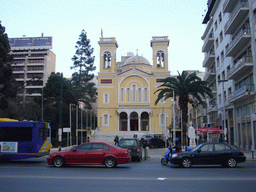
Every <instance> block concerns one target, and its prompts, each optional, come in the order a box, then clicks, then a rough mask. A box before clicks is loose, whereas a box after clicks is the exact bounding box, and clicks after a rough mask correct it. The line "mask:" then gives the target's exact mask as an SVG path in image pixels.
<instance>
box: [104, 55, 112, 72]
mask: <svg viewBox="0 0 256 192" xmlns="http://www.w3.org/2000/svg"><path fill="white" fill-rule="evenodd" d="M103 58H104V63H103V66H104V68H105V69H107V68H111V53H110V52H109V51H106V52H105V53H104V55H103Z"/></svg>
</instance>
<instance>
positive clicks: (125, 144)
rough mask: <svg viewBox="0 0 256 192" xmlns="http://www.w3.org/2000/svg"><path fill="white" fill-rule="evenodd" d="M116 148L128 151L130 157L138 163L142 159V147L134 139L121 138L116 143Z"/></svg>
mask: <svg viewBox="0 0 256 192" xmlns="http://www.w3.org/2000/svg"><path fill="white" fill-rule="evenodd" d="M118 146H119V147H121V148H124V149H129V150H130V153H131V157H132V158H135V159H137V160H138V161H140V160H141V159H142V147H141V144H140V142H139V141H138V139H136V138H122V139H120V141H119V142H118Z"/></svg>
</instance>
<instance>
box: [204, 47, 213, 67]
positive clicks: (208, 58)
mask: <svg viewBox="0 0 256 192" xmlns="http://www.w3.org/2000/svg"><path fill="white" fill-rule="evenodd" d="M214 60H215V52H214V51H210V52H209V53H207V55H206V56H205V59H204V61H203V67H208V68H209V67H210V66H211V64H212V63H213V62H214Z"/></svg>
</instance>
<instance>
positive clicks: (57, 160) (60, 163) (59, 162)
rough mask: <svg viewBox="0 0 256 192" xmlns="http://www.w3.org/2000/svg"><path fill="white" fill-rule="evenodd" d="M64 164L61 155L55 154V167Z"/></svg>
mask: <svg viewBox="0 0 256 192" xmlns="http://www.w3.org/2000/svg"><path fill="white" fill-rule="evenodd" d="M64 164H65V162H64V159H63V157H61V156H57V157H54V159H53V165H54V166H55V167H62V166H63V165H64Z"/></svg>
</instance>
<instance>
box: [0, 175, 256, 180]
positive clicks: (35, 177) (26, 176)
mask: <svg viewBox="0 0 256 192" xmlns="http://www.w3.org/2000/svg"><path fill="white" fill-rule="evenodd" d="M0 178H12V179H68V180H70V179H72V180H143V181H155V180H160V179H164V180H166V181H256V177H236V178H227V177H211V178H206V177H194V178H190V177H170V178H163V177H159V178H151V177H149V178H145V177H144V178H141V177H133V178H128V177H68V176H65V177H64V176H36V175H33V176H32V175H0Z"/></svg>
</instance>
